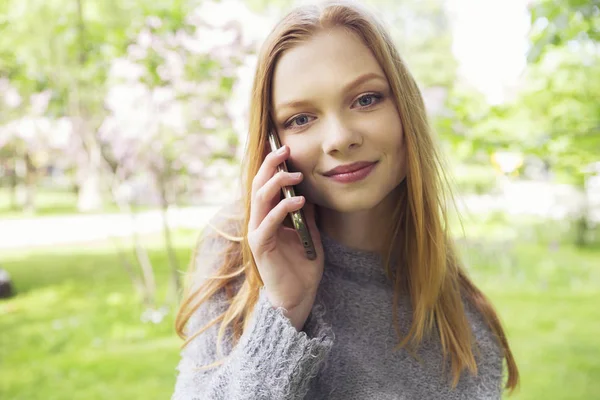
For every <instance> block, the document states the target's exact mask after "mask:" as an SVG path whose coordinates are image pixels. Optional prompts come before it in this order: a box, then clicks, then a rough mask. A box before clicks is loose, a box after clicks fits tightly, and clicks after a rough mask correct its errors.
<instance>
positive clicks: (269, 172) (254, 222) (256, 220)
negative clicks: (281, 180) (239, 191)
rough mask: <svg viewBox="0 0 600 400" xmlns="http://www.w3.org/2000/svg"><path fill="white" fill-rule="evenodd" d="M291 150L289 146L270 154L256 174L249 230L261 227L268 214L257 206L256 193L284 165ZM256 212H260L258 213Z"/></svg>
mask: <svg viewBox="0 0 600 400" xmlns="http://www.w3.org/2000/svg"><path fill="white" fill-rule="evenodd" d="M288 153H289V148H288V147H287V146H283V147H281V148H280V149H279V150H278V151H276V152H270V153H269V154H267V156H266V157H265V160H264V161H263V163H262V165H261V166H260V168H259V170H258V172H257V173H256V175H255V177H254V179H253V180H252V191H251V199H250V202H251V210H250V220H249V221H248V229H250V230H253V229H256V228H257V227H258V225H260V222H261V221H262V218H264V215H266V213H267V212H268V210H267V211H265V210H264V209H261V210H258V209H257V204H256V201H255V198H256V192H258V191H259V190H260V189H261V188H262V187H263V186H264V185H265V184H266V183H267V182H268V181H269V180H270V179H271V178H272V177H273V175H275V173H276V172H277V166H278V165H279V164H281V163H283V162H284V161H285V160H286V158H287V157H288ZM255 211H259V213H256V212H255Z"/></svg>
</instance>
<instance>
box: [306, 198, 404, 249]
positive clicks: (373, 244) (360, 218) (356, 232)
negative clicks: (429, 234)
mask: <svg viewBox="0 0 600 400" xmlns="http://www.w3.org/2000/svg"><path fill="white" fill-rule="evenodd" d="M396 201H397V196H395V194H394V193H393V192H392V193H390V195H388V196H387V197H386V198H385V199H384V200H383V201H382V202H380V203H379V204H377V205H376V206H375V207H373V208H371V209H368V210H359V211H354V212H339V211H336V210H333V209H330V208H326V207H319V209H318V219H319V227H320V229H321V230H323V231H324V232H325V233H326V234H327V235H329V236H330V237H331V238H332V239H334V240H336V241H337V242H339V243H341V244H343V245H345V246H347V247H350V248H353V249H357V250H364V251H372V252H379V253H381V252H382V251H383V250H384V239H385V237H386V233H387V232H388V231H389V229H391V225H390V222H391V220H392V218H391V216H392V213H393V210H394V208H395V206H396Z"/></svg>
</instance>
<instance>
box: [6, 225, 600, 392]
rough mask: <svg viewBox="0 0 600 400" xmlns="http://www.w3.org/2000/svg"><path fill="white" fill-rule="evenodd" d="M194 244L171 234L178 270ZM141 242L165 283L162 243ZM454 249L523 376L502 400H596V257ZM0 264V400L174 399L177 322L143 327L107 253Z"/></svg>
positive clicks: (14, 256)
mask: <svg viewBox="0 0 600 400" xmlns="http://www.w3.org/2000/svg"><path fill="white" fill-rule="evenodd" d="M195 236H196V235H195V233H193V232H190V231H178V232H177V234H176V244H177V254H178V257H179V260H180V262H181V264H182V268H183V267H184V266H186V265H187V262H188V259H189V257H190V254H191V253H190V249H191V247H192V244H193V242H194V240H195ZM148 243H150V244H151V248H152V250H151V258H152V261H153V262H154V264H155V265H156V267H157V280H158V282H160V283H163V282H166V276H167V268H166V257H165V255H164V254H163V252H162V251H161V248H160V240H159V238H153V239H152V240H150V242H148ZM461 248H462V251H463V252H464V257H465V260H466V263H467V265H468V269H469V271H470V272H471V274H472V277H473V279H474V280H475V281H476V282H477V283H478V284H479V285H480V287H481V288H482V289H483V290H484V291H485V292H486V293H487V294H488V295H489V297H490V298H491V299H492V300H493V302H494V304H495V305H496V308H497V309H498V311H499V313H500V315H501V318H502V319H503V321H504V322H505V323H506V326H507V331H508V335H509V339H510V341H511V344H512V347H513V351H514V353H515V357H516V359H517V362H518V364H519V366H520V371H521V378H522V385H521V388H520V390H519V391H518V392H517V393H516V394H515V395H514V396H511V397H508V396H507V398H514V399H519V400H523V399H536V400H537V399H592V398H600V380H599V379H598V377H600V335H599V334H600V319H599V318H598V305H599V304H600V250H598V249H588V250H581V249H575V248H573V247H572V246H569V245H559V246H552V247H548V246H547V245H536V244H527V243H521V244H514V242H513V243H507V242H501V241H500V242H494V243H487V244H486V243H484V244H481V243H478V244H476V245H470V244H469V245H462V247H461ZM0 263H2V265H3V266H4V268H6V269H8V271H9V272H10V273H11V275H12V277H13V280H14V281H15V283H16V286H17V290H18V291H19V294H18V296H17V297H15V298H13V299H10V300H8V301H7V300H4V301H2V302H0V376H2V379H1V380H0V398H1V399H11V400H17V399H27V400H36V399H40V400H41V399H44V400H52V399H61V400H62V399H86V400H87V399H90V400H92V399H128V400H129V399H132V398H143V399H166V398H169V397H170V395H171V393H172V391H173V386H174V383H175V378H176V370H175V366H176V364H177V361H178V358H179V353H178V351H179V350H178V346H179V344H180V343H181V342H180V340H179V339H178V338H177V337H176V336H175V334H174V330H173V315H172V314H171V315H169V316H168V317H167V318H166V319H165V320H164V321H163V322H161V323H159V324H157V325H153V324H144V323H141V322H140V313H141V309H140V307H139V306H138V305H137V304H136V302H135V299H134V296H133V295H132V290H131V288H130V283H129V281H128V278H127V276H126V274H125V273H124V271H123V270H122V267H121V266H120V265H119V264H118V262H117V259H116V257H115V256H114V254H113V252H112V248H111V247H110V245H109V244H95V245H90V246H83V245H78V246H65V247H58V248H52V249H32V250H27V251H10V252H4V253H2V254H0ZM161 287H162V289H164V285H163V286H161ZM163 292H164V290H163V291H162V292H161V293H163Z"/></svg>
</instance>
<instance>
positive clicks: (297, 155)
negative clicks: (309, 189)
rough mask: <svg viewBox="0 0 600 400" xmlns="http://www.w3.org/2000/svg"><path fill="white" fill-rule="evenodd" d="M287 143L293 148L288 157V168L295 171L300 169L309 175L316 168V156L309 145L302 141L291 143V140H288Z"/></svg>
mask: <svg viewBox="0 0 600 400" xmlns="http://www.w3.org/2000/svg"><path fill="white" fill-rule="evenodd" d="M286 144H287V145H288V146H289V148H290V149H291V152H290V156H289V157H288V159H287V164H288V168H289V169H291V170H294V171H300V172H302V173H303V174H304V175H305V176H307V175H309V174H310V173H311V171H312V170H313V169H314V166H313V162H314V156H313V155H312V152H311V151H310V148H309V146H306V144H302V143H300V142H298V143H290V142H289V141H288V142H286Z"/></svg>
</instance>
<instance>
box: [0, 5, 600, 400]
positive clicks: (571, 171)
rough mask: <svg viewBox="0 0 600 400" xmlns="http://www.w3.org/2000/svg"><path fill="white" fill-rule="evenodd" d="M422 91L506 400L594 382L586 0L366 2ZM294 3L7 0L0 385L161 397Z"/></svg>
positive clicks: (2, 26)
mask: <svg viewBox="0 0 600 400" xmlns="http://www.w3.org/2000/svg"><path fill="white" fill-rule="evenodd" d="M365 3H366V4H368V5H370V6H371V7H373V8H374V9H375V10H376V11H378V12H379V14H380V15H381V16H383V18H384V19H385V22H386V24H388V26H389V27H390V30H391V33H392V34H393V37H394V40H395V42H396V44H397V46H398V47H399V49H400V51H401V53H402V54H403V56H404V58H405V59H406V60H407V63H408V65H409V68H410V69H411V71H412V72H413V74H414V75H415V76H416V78H417V80H418V82H419V84H420V85H421V87H422V90H423V93H424V96H425V98H426V102H427V106H428V110H429V112H430V117H431V121H432V124H433V126H434V127H435V130H436V133H437V135H438V136H439V139H440V142H441V144H442V147H443V149H444V151H445V155H446V157H447V159H448V168H450V169H451V173H452V175H453V177H454V184H455V185H456V188H457V189H456V190H457V195H458V204H459V209H460V211H461V213H462V216H463V224H462V226H461V225H460V224H459V223H458V221H457V220H456V218H455V221H454V231H455V234H456V238H457V241H458V242H459V247H460V249H461V252H462V253H463V257H464V260H465V263H466V266H467V268H468V269H469V272H470V273H471V274H472V276H473V278H474V279H475V281H476V283H477V284H478V285H480V286H481V287H482V289H483V290H484V291H485V292H486V293H487V294H489V296H490V297H491V299H492V300H493V302H494V304H495V305H496V307H497V308H498V310H499V312H500V315H501V317H502V319H503V321H504V323H505V324H506V327H507V330H508V335H509V339H510V341H511V343H512V346H513V351H514V353H515V356H516V359H517V362H518V364H519V366H520V370H521V374H522V375H521V376H522V386H521V389H520V390H519V391H518V392H517V393H516V395H515V396H514V398H516V399H592V398H600V318H599V317H600V313H599V311H598V310H599V306H600V227H599V226H598V225H599V222H600V101H599V100H600V99H599V97H600V62H599V60H600V46H599V44H600V8H599V7H600V2H599V1H598V0H591V1H590V0H588V1H582V0H552V1H545V0H538V1H525V0H402V1H397V0H387V1H384V0H380V1H376V0H372V1H365ZM297 4H300V3H298V2H293V1H288V0H268V1H267V0H247V1H241V0H223V1H218V2H213V1H209V0H152V1H150V0H1V1H0V297H2V298H1V299H0V377H1V378H0V398H1V399H11V400H14V399H28V400H32V399H42V398H43V399H45V400H49V399H121V398H122V399H131V398H145V399H165V398H169V396H170V395H171V393H172V390H173V385H174V382H175V377H176V370H175V366H176V363H177V361H178V359H179V345H180V343H181V341H180V340H179V339H178V338H177V337H176V335H175V333H174V328H173V321H174V313H175V309H176V304H177V295H176V293H177V292H178V291H179V290H180V288H181V285H182V271H184V270H186V269H187V266H188V263H189V260H190V256H191V250H192V248H193V247H194V243H195V241H196V239H197V236H198V233H199V232H200V230H201V229H202V227H203V226H204V223H205V222H206V221H207V219H208V218H209V217H210V216H211V215H212V214H213V213H214V212H215V210H216V209H217V208H218V206H219V205H220V204H222V203H223V202H224V201H229V200H230V199H231V198H232V196H233V195H234V194H237V190H238V187H239V179H238V175H239V162H240V157H241V155H242V151H243V146H244V141H245V135H246V126H247V109H248V101H249V95H250V86H251V83H252V77H253V72H254V67H255V63H256V53H257V50H258V48H259V46H260V44H261V42H262V40H263V39H264V38H265V36H266V35H267V34H268V32H269V31H270V29H271V28H272V27H273V25H274V24H275V22H276V21H277V20H278V19H279V18H280V17H281V16H283V15H284V13H285V12H287V11H288V10H289V8H290V7H291V6H294V5H297Z"/></svg>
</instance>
